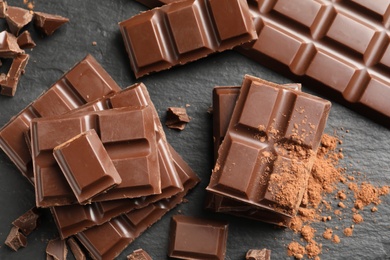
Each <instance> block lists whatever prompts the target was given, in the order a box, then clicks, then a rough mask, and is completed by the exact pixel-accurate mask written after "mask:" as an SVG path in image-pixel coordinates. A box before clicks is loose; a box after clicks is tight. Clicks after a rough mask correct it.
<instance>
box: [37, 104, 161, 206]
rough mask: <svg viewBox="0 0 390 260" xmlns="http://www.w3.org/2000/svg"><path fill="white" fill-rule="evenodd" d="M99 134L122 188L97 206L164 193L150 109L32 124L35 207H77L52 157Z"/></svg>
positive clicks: (52, 119)
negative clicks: (89, 133)
mask: <svg viewBox="0 0 390 260" xmlns="http://www.w3.org/2000/svg"><path fill="white" fill-rule="evenodd" d="M90 129H95V130H96V132H97V133H98V134H99V137H100V139H101V141H102V143H103V144H104V147H105V149H106V150H107V152H108V154H109V156H110V158H111V160H112V161H113V163H114V165H115V168H116V169H117V171H118V173H119V175H120V177H121V178H122V182H121V184H119V185H118V186H116V187H115V188H114V189H112V190H110V192H109V193H105V194H102V195H99V196H97V197H96V198H94V200H97V201H99V200H101V198H102V197H103V198H104V200H112V199H122V198H134V197H140V196H144V195H151V194H159V193H161V186H160V174H159V165H158V157H157V145H156V134H155V131H154V121H153V114H152V108H151V107H149V106H147V107H140V108H123V109H111V110H106V111H97V112H83V113H81V114H76V115H69V116H66V115H62V116H57V117H48V118H37V119H33V120H32V121H31V147H32V158H33V167H34V183H35V196H36V205H37V206H38V207H52V206H61V205H69V204H73V203H75V202H76V198H75V196H74V194H73V192H72V190H71V189H70V187H69V185H68V183H67V181H66V180H65V178H64V175H63V174H62V172H61V169H60V168H59V167H58V164H57V163H56V161H55V159H54V157H53V154H52V151H53V149H54V147H56V146H57V145H58V144H61V143H63V142H65V141H66V140H68V139H70V138H72V137H73V136H75V135H77V134H80V133H82V132H84V131H86V130H90Z"/></svg>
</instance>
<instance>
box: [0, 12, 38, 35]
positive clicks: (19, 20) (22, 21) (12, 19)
mask: <svg viewBox="0 0 390 260" xmlns="http://www.w3.org/2000/svg"><path fill="white" fill-rule="evenodd" d="M5 19H6V20H7V24H8V27H9V29H10V31H11V32H12V33H13V34H14V35H15V36H18V35H19V31H20V30H21V29H22V28H23V27H24V26H26V25H27V24H28V23H30V22H31V20H32V19H33V15H32V14H31V12H30V11H29V10H27V9H24V8H20V7H15V6H8V8H7V12H6V16H5Z"/></svg>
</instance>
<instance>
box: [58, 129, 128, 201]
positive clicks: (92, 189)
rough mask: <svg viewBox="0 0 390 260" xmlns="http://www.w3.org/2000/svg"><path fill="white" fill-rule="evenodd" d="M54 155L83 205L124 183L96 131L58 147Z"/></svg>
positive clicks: (86, 133) (78, 136)
mask: <svg viewBox="0 0 390 260" xmlns="http://www.w3.org/2000/svg"><path fill="white" fill-rule="evenodd" d="M53 155H54V158H55V159H56V161H57V163H58V166H59V167H60V168H61V171H62V173H63V174H64V176H65V178H66V180H67V182H68V184H69V186H70V187H71V189H72V191H73V194H74V195H75V196H76V198H77V201H78V202H79V203H80V204H87V203H90V202H91V199H92V197H95V196H97V195H98V194H101V193H103V192H107V191H108V190H109V189H111V188H113V187H115V186H116V185H118V184H120V183H121V182H122V178H121V176H120V175H119V173H118V171H117V170H116V168H115V166H114V163H113V162H112V161H111V159H110V156H109V155H108V153H107V151H106V149H105V148H104V146H103V143H102V142H101V140H100V138H99V136H98V135H97V133H96V131H95V130H94V129H91V130H88V131H85V132H83V133H81V134H79V135H77V136H75V137H73V138H72V139H70V140H68V141H66V142H64V143H62V144H60V145H59V146H57V147H55V148H54V151H53Z"/></svg>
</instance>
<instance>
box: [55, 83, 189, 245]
mask: <svg viewBox="0 0 390 260" xmlns="http://www.w3.org/2000/svg"><path fill="white" fill-rule="evenodd" d="M149 105H150V106H151V107H153V117H154V129H155V131H156V138H157V148H158V157H159V167H160V178H161V191H162V192H161V194H156V195H150V196H143V197H140V198H134V199H122V200H113V201H102V202H92V203H91V204H89V205H84V206H81V205H77V204H75V205H70V206H62V207H53V208H52V213H53V216H54V219H55V221H56V224H57V227H58V230H59V232H60V235H61V237H62V238H65V237H68V236H70V235H73V234H76V233H78V232H81V231H83V230H84V229H86V228H88V227H91V226H95V225H100V224H103V223H104V222H106V221H108V220H110V219H111V218H113V217H116V216H119V215H120V214H122V213H124V212H129V211H131V210H134V209H138V208H142V207H145V206H146V205H148V204H150V203H153V202H156V201H158V200H161V199H164V198H169V197H171V196H173V195H175V194H177V193H178V192H180V191H182V190H183V185H182V183H181V181H180V178H179V176H178V173H177V171H176V167H177V166H176V167H175V163H176V162H174V161H173V160H172V155H171V150H173V148H170V147H169V145H168V143H167V141H166V138H165V133H164V131H163V130H162V126H161V123H160V120H159V118H158V115H157V111H156V110H155V108H154V105H153V103H152V101H151V99H150V96H149V94H148V91H147V89H146V87H145V85H144V84H142V83H139V84H135V85H133V86H130V87H128V88H126V89H124V90H122V91H120V92H118V93H116V94H113V95H111V96H109V97H106V98H103V99H101V100H98V101H96V102H92V103H89V104H87V105H85V106H83V107H81V108H79V109H77V110H75V111H72V112H69V113H68V114H73V113H80V112H83V111H91V110H92V111H98V110H105V109H111V108H114V107H115V108H120V107H139V106H149ZM176 156H178V155H176ZM180 163H181V164H185V163H184V161H181V162H180ZM183 167H184V166H183ZM186 171H190V169H187V170H186Z"/></svg>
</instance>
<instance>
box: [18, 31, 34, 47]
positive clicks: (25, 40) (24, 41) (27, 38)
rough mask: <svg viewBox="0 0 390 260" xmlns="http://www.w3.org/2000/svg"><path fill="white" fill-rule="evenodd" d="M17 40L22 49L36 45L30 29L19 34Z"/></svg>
mask: <svg viewBox="0 0 390 260" xmlns="http://www.w3.org/2000/svg"><path fill="white" fill-rule="evenodd" d="M17 41H18V45H19V47H20V48H22V49H32V48H34V47H35V46H36V44H35V42H34V40H33V39H32V37H31V34H30V32H29V31H24V32H22V33H21V34H20V35H19V36H18V38H17Z"/></svg>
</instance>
